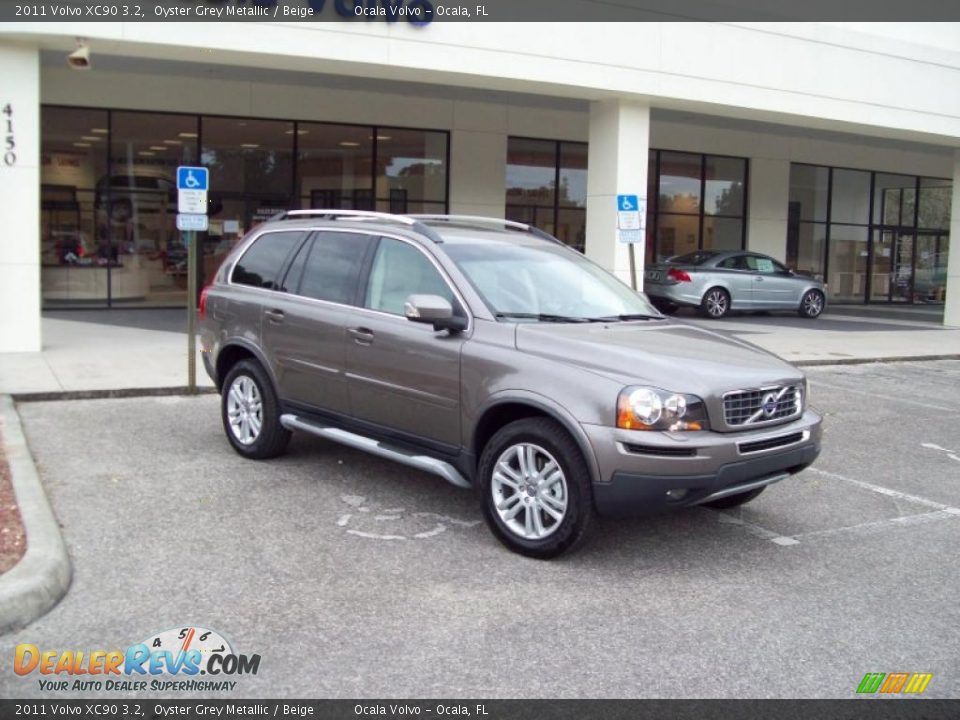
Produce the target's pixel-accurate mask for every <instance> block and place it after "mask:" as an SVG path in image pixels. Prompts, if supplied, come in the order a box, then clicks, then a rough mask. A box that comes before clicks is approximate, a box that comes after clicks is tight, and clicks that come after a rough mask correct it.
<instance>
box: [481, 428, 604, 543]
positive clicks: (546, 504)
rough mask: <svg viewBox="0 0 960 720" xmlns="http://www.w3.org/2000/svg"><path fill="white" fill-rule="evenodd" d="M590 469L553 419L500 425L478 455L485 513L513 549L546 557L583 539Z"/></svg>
mask: <svg viewBox="0 0 960 720" xmlns="http://www.w3.org/2000/svg"><path fill="white" fill-rule="evenodd" d="M590 482H591V481H590V473H589V471H588V469H587V463H586V461H585V460H584V457H583V453H582V452H581V450H580V448H579V446H578V445H577V443H576V442H575V441H574V440H573V438H572V437H570V435H569V434H568V433H567V431H566V430H564V429H563V427H561V426H560V425H558V424H557V423H556V422H554V421H553V420H549V419H547V418H526V419H523V420H517V421H515V422H512V423H510V424H509V425H506V426H505V427H503V428H501V429H500V430H499V431H497V433H496V434H495V435H494V436H493V437H492V438H491V439H490V442H488V443H487V446H486V447H485V448H484V450H483V454H482V455H481V457H480V468H479V472H478V482H477V485H478V489H479V492H480V498H481V500H480V502H481V506H482V508H483V515H484V518H485V519H486V521H487V525H488V526H489V527H490V530H491V531H492V532H493V534H494V535H495V536H496V537H497V539H498V540H500V542H502V543H503V544H504V545H506V546H507V547H508V548H510V549H511V550H513V551H514V552H517V553H520V554H521V555H527V556H528V557H533V558H538V559H542V560H546V559H549V558H553V557H556V556H558V555H561V554H563V553H565V552H567V551H569V550H571V549H573V548H574V547H575V546H576V545H578V544H579V543H580V542H582V540H583V538H584V537H585V536H586V534H587V531H588V529H589V527H590V525H591V523H592V520H593V498H592V490H591V487H590Z"/></svg>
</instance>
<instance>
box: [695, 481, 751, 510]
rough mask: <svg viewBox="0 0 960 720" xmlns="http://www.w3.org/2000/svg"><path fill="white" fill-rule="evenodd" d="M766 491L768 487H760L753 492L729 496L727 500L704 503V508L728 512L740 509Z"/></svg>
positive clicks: (721, 499) (748, 491)
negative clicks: (728, 510)
mask: <svg viewBox="0 0 960 720" xmlns="http://www.w3.org/2000/svg"><path fill="white" fill-rule="evenodd" d="M764 490H766V487H758V488H754V489H753V490H747V492H743V493H737V494H736V495H727V497H725V498H720V499H719V500H714V501H713V502H708V503H704V504H703V506H704V507H708V508H714V509H715V510H727V509H729V508H735V507H740V506H741V505H743V504H745V503H748V502H750V501H751V500H753V499H754V498H755V497H757V495H759V494H760V493H762V492H763V491H764Z"/></svg>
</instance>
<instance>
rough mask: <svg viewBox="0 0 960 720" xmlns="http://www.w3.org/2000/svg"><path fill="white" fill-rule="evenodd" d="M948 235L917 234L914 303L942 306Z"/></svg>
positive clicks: (944, 290) (944, 294) (943, 233)
mask: <svg viewBox="0 0 960 720" xmlns="http://www.w3.org/2000/svg"><path fill="white" fill-rule="evenodd" d="M948 249H949V235H948V234H947V233H946V232H945V231H939V232H936V231H935V232H920V233H918V234H917V271H916V274H915V276H914V280H913V296H914V300H915V301H916V302H924V303H936V304H942V303H943V300H944V297H945V296H946V290H947V252H948Z"/></svg>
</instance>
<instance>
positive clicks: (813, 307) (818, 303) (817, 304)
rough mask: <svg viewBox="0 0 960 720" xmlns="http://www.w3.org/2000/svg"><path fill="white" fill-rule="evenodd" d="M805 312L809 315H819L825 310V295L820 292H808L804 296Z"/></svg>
mask: <svg viewBox="0 0 960 720" xmlns="http://www.w3.org/2000/svg"><path fill="white" fill-rule="evenodd" d="M803 312H804V313H805V314H806V316H807V317H817V316H818V315H819V314H820V313H822V312H823V297H822V296H821V295H820V293H818V292H812V291H811V292H808V293H807V294H806V295H804V296H803Z"/></svg>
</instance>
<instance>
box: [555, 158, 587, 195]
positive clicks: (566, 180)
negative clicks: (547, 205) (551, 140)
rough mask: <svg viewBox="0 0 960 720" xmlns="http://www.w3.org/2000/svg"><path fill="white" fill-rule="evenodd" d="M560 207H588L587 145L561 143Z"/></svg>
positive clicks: (558, 192)
mask: <svg viewBox="0 0 960 720" xmlns="http://www.w3.org/2000/svg"><path fill="white" fill-rule="evenodd" d="M557 204H558V205H559V206H560V207H578V208H585V207H586V206H587V146H586V144H585V143H569V142H562V143H560V187H559V190H558V191H557Z"/></svg>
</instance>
